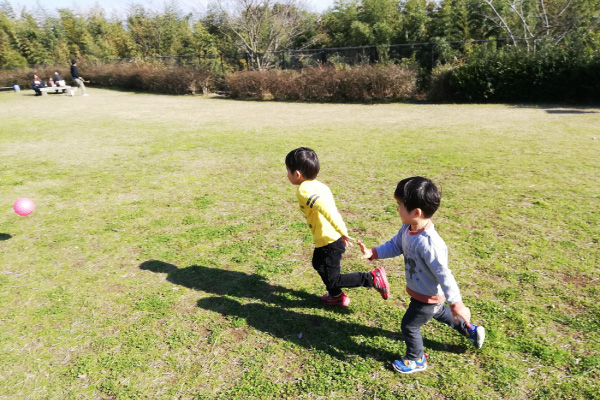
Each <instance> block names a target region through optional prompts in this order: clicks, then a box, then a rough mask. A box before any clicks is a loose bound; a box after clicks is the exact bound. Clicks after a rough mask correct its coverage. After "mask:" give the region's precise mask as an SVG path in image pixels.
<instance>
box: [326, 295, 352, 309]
mask: <svg viewBox="0 0 600 400" xmlns="http://www.w3.org/2000/svg"><path fill="white" fill-rule="evenodd" d="M321 302H322V303H323V304H327V305H328V306H344V307H347V306H349V305H350V297H348V295H346V293H344V292H342V294H341V295H340V296H338V297H333V296H330V295H329V293H325V294H324V295H323V296H321Z"/></svg>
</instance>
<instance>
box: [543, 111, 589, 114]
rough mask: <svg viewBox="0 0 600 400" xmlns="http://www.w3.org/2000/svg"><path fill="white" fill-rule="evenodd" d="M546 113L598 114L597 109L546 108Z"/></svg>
mask: <svg viewBox="0 0 600 400" xmlns="http://www.w3.org/2000/svg"><path fill="white" fill-rule="evenodd" d="M546 112H547V113H548V114H598V111H586V110H546Z"/></svg>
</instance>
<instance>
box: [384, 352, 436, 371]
mask: <svg viewBox="0 0 600 400" xmlns="http://www.w3.org/2000/svg"><path fill="white" fill-rule="evenodd" d="M427 358H429V356H428V355H427V354H423V357H421V358H420V359H419V360H417V361H413V360H407V359H406V358H405V357H402V359H400V360H396V361H394V363H393V364H392V366H393V367H394V369H395V370H396V371H398V372H400V373H401V374H412V373H413V372H419V371H425V369H426V368H427Z"/></svg>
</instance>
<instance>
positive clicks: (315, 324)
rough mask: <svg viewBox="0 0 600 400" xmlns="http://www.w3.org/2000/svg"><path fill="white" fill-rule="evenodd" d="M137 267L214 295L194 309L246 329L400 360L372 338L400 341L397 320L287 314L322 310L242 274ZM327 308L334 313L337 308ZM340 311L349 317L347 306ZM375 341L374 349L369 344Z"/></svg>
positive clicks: (314, 299) (313, 301)
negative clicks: (384, 322)
mask: <svg viewBox="0 0 600 400" xmlns="http://www.w3.org/2000/svg"><path fill="white" fill-rule="evenodd" d="M140 269H143V270H148V271H152V272H156V273H166V274H167V280H168V281H169V282H171V283H174V284H177V285H181V286H185V287H188V288H191V289H195V290H200V291H203V292H207V293H213V294H216V295H218V296H214V297H208V298H203V299H200V300H198V307H201V308H203V309H205V310H210V311H214V312H218V313H219V314H221V315H223V316H225V317H229V318H232V317H233V318H236V319H241V320H244V321H245V323H246V324H247V325H249V326H252V327H254V328H256V329H258V330H260V331H262V332H265V333H268V334H270V335H272V336H274V337H278V338H280V339H284V340H287V341H290V342H293V343H296V344H297V345H299V346H303V347H306V348H308V349H313V350H318V351H323V352H325V353H327V354H329V355H331V356H332V357H335V358H337V359H339V360H346V359H348V356H352V355H356V356H360V357H363V358H366V357H369V358H373V359H376V360H378V361H382V362H386V363H391V362H392V361H393V360H395V359H398V358H400V357H401V356H402V354H399V353H398V351H397V350H396V351H390V350H387V349H385V347H389V346H390V343H389V341H387V343H386V341H383V342H382V341H380V340H378V339H377V338H378V337H381V338H385V339H392V340H394V341H397V340H402V334H401V333H400V332H399V328H400V321H398V332H394V331H389V330H386V329H382V328H378V327H370V326H366V325H363V324H357V323H354V322H347V321H340V320H338V319H334V318H328V317H324V316H320V315H312V314H306V313H302V312H298V311H293V310H289V308H300V307H304V308H311V307H319V306H320V307H323V306H321V305H320V300H319V297H318V296H315V295H311V294H309V293H306V292H303V291H298V290H293V289H289V288H286V287H283V286H278V285H271V284H269V283H268V282H266V281H265V279H264V278H263V277H261V276H259V275H247V274H245V273H241V272H236V271H227V270H222V269H218V268H209V267H204V266H199V265H193V266H190V267H187V268H178V267H177V266H175V265H173V264H168V263H165V262H162V261H156V260H150V261H146V262H144V263H142V264H141V265H140ZM228 296H233V297H244V298H248V299H250V301H249V302H247V303H245V304H243V303H242V302H240V301H238V300H236V299H232V298H231V297H228ZM252 299H254V301H253V300H252ZM259 301H260V303H259ZM265 303H268V304H265ZM331 310H332V311H336V310H340V308H332V309H331ZM344 310H345V311H347V312H348V313H351V310H349V309H348V308H345V309H344ZM374 342H377V343H379V345H378V346H373V345H372V343H374ZM424 345H425V347H427V348H429V349H433V350H437V351H447V352H452V353H463V352H464V351H465V348H464V347H463V346H451V345H446V344H442V343H439V342H436V341H432V340H429V339H424Z"/></svg>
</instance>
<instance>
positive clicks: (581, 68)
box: [428, 48, 600, 103]
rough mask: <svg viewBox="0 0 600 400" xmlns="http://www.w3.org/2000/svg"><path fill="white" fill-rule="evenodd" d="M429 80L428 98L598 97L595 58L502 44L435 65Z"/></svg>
mask: <svg viewBox="0 0 600 400" xmlns="http://www.w3.org/2000/svg"><path fill="white" fill-rule="evenodd" d="M431 78H432V79H431V81H432V84H431V87H430V89H429V96H428V97H429V99H430V100H431V101H450V102H477V103H486V102H509V103H515V102H571V103H598V102H599V101H600V58H595V59H593V58H592V59H590V58H587V57H585V56H583V55H582V54H581V53H579V54H577V53H574V52H571V51H567V50H564V49H550V50H546V51H544V50H543V51H538V52H535V53H527V52H526V51H525V50H523V49H516V48H507V49H505V50H502V51H499V52H495V53H485V54H474V55H472V56H471V57H469V58H468V59H467V60H464V63H463V64H462V65H458V66H453V67H450V68H437V69H436V70H434V72H433V74H432V77H431Z"/></svg>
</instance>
